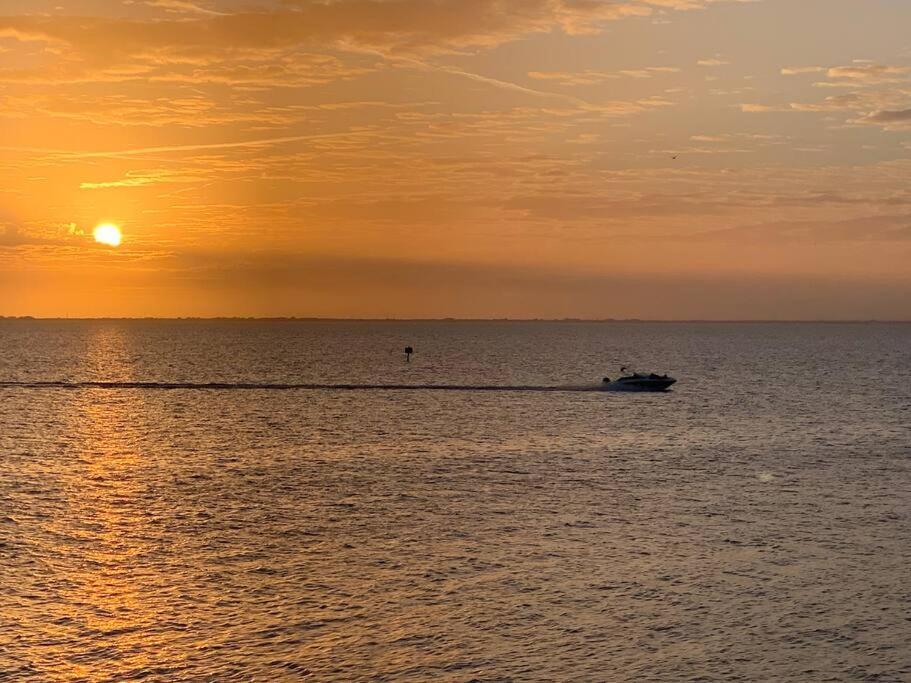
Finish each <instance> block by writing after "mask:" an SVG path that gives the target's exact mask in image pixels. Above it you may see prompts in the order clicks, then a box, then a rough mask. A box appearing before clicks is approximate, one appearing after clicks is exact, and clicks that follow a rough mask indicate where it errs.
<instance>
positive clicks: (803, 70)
mask: <svg viewBox="0 0 911 683" xmlns="http://www.w3.org/2000/svg"><path fill="white" fill-rule="evenodd" d="M825 70H826V69H825V67H823V66H786V67H784V68H783V69H782V70H781V75H782V76H800V75H802V74H817V73H822V72H823V71H825Z"/></svg>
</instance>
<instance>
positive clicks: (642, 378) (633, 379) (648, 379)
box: [602, 368, 677, 391]
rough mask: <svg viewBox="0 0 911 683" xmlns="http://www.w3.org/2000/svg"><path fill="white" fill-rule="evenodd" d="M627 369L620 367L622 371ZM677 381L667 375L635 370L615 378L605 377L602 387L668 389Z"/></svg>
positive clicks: (621, 389) (608, 388) (645, 389)
mask: <svg viewBox="0 0 911 683" xmlns="http://www.w3.org/2000/svg"><path fill="white" fill-rule="evenodd" d="M626 371H627V370H626V368H620V372H621V373H625V372H626ZM676 383H677V380H676V379H674V378H673V377H668V376H667V375H656V374H655V373H653V372H650V373H642V372H633V373H632V374H626V375H623V376H622V377H620V378H619V379H615V380H611V378H610V377H605V378H604V380H603V382H602V388H603V389H604V390H605V391H667V390H668V389H670V388H671V387H672V386H673V385H674V384H676Z"/></svg>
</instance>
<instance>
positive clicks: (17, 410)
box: [0, 320, 911, 683]
mask: <svg viewBox="0 0 911 683" xmlns="http://www.w3.org/2000/svg"><path fill="white" fill-rule="evenodd" d="M406 345H411V346H413V347H414V348H415V355H414V357H413V359H412V362H411V363H405V362H404V357H403V353H402V351H403V349H404V347H405V346H406ZM620 365H629V366H634V367H636V368H638V369H640V370H643V371H657V372H661V373H664V372H668V373H670V374H671V375H673V376H675V377H677V378H678V379H679V380H680V381H679V383H678V385H677V386H676V387H675V388H674V390H673V391H672V392H669V393H666V394H625V393H602V392H592V391H581V390H579V391H574V390H564V391H535V390H530V388H534V387H538V388H546V387H566V386H573V387H580V388H581V387H585V386H586V385H592V384H595V383H597V382H599V381H600V380H601V378H602V377H603V376H605V375H609V376H611V377H616V375H617V372H618V368H619V366H620ZM0 382H2V383H5V384H3V385H2V386H0V680H4V681H6V680H8V681H17V682H18V681H133V680H145V681H297V680H312V681H422V682H423V681H459V682H464V683H467V682H469V681H475V682H481V681H483V682H488V681H489V682H493V681H503V682H505V681H517V682H518V681H879V682H882V681H911V565H909V559H911V325H900V324H896V325H892V324H688V323H687V324H684V323H680V324H653V323H575V322H566V323H543V322H542V323H521V322H484V323H481V322H398V323H396V322H294V321H277V322H266V321H211V322H203V321H170V322H168V321H115V320H111V321H25V320H23V321H17V320H5V321H0ZM86 382H88V383H95V384H93V385H86V384H84V383H86ZM53 383H56V384H53ZM80 383H83V384H80ZM207 384H208V385H212V384H217V385H219V386H218V387H212V386H209V387H200V386H199V385H207ZM300 384H309V385H345V387H337V388H332V387H326V386H323V387H322V388H284V389H281V388H276V387H275V385H300ZM388 384H396V385H406V386H409V387H412V388H406V389H397V390H381V389H376V388H374V389H368V388H358V387H363V386H367V385H388ZM165 385H166V387H167V388H165ZM235 385H245V386H244V387H243V388H240V387H238V386H235ZM257 385H272V386H270V387H265V388H257ZM421 385H447V386H449V387H450V388H448V389H443V390H439V389H438V390H423V389H420V388H417V387H420V386H421ZM472 386H485V387H491V386H493V387H501V388H503V389H504V390H502V391H500V390H495V391H492V390H484V391H481V390H473V389H471V388H470V387H472ZM510 387H525V389H516V390H508V389H509V388H510Z"/></svg>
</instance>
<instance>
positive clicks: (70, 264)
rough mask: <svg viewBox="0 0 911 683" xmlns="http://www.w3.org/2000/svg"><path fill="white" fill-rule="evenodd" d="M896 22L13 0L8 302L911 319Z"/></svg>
mask: <svg viewBox="0 0 911 683" xmlns="http://www.w3.org/2000/svg"><path fill="white" fill-rule="evenodd" d="M908 26H911V3H906V2H894V1H891V0H864V1H861V0H800V1H799V2H795V1H794V0H756V1H754V2H747V1H742V2H738V1H735V0H727V1H726V0H715V1H712V0H321V1H316V0H192V1H190V0H123V1H117V0H47V1H46V0H4V2H3V3H2V4H0V102H2V106H0V180H2V182H0V315H4V314H5V315H40V316H146V315H153V316H189V315H200V316H214V315H242V316H280V315H289V316H290V315H297V316H339V317H347V316H352V317H387V316H389V317H443V316H454V317H595V318H603V317H642V318H663V319H680V318H737V319H743V318H771V319H782V318H784V319H796V318H827V319H838V318H852V319H867V318H888V319H911V266H909V263H911V182H909V181H911V38H909V36H908V31H907V27H908ZM674 157H676V158H674ZM104 222H113V223H116V224H117V225H119V226H121V228H122V230H123V232H124V242H123V244H122V245H121V246H120V247H119V248H110V247H104V246H102V245H99V244H96V243H95V242H94V240H92V238H91V232H92V229H93V228H94V227H95V226H96V225H98V224H99V223H104Z"/></svg>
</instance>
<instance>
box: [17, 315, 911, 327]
mask: <svg viewBox="0 0 911 683" xmlns="http://www.w3.org/2000/svg"><path fill="white" fill-rule="evenodd" d="M10 320H18V321H29V320H31V321H42V322H64V321H72V322H91V321H160V322H180V321H189V322H192V321H202V322H205V321H212V322H218V321H236V322H374V323H377V322H465V323H484V322H514V323H560V322H564V323H662V324H675V323H679V324H685V323H704V324H710V323H732V324H761V323H779V324H783V323H786V324H801V323H812V324H828V325H838V324H852V325H870V324H881V325H890V324H891V325H896V324H902V325H906V324H911V319H880V318H805V319H804V318H781V319H777V318H680V319H677V318H575V317H567V318H457V317H450V316H446V317H436V318H414V317H401V318H399V317H376V318H365V317H331V316H325V317H324V316H32V315H0V321H10Z"/></svg>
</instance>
